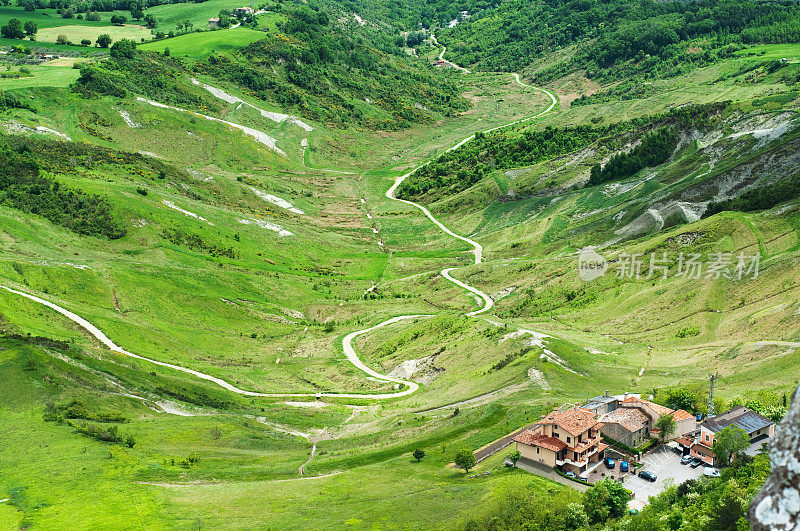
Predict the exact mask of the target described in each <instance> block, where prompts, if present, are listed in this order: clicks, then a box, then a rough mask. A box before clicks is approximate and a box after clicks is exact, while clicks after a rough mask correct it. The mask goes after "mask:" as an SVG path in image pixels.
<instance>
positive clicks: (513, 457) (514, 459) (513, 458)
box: [508, 450, 522, 466]
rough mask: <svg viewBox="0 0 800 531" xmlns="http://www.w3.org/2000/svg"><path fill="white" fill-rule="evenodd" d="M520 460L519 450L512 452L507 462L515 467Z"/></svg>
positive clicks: (520, 453)
mask: <svg viewBox="0 0 800 531" xmlns="http://www.w3.org/2000/svg"><path fill="white" fill-rule="evenodd" d="M521 458H522V452H520V451H519V450H514V451H513V452H511V454H510V455H509V456H508V460H509V461H511V462H512V463H514V465H515V466H516V464H517V461H519V460H520V459H521Z"/></svg>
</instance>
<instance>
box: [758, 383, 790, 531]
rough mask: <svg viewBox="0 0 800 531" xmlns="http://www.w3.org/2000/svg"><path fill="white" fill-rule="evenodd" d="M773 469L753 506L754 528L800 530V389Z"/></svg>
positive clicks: (779, 437) (778, 430)
mask: <svg viewBox="0 0 800 531" xmlns="http://www.w3.org/2000/svg"><path fill="white" fill-rule="evenodd" d="M769 455H770V461H771V462H772V472H771V473H770V476H769V478H768V479H767V482H766V483H765V484H764V488H763V489H761V492H759V493H758V495H757V496H756V497H755V498H754V499H753V503H752V504H751V505H750V525H751V527H752V529H753V530H754V531H766V530H769V531H789V530H795V531H797V530H800V389H798V390H797V391H795V393H794V399H793V400H792V405H791V407H790V408H789V411H788V412H787V413H786V416H785V417H784V418H783V420H782V421H781V423H780V424H778V426H776V427H775V438H774V439H773V441H772V447H771V449H770V454H769Z"/></svg>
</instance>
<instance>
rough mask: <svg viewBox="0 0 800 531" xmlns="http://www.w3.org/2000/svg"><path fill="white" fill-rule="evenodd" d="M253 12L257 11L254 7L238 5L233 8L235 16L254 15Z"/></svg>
mask: <svg viewBox="0 0 800 531" xmlns="http://www.w3.org/2000/svg"><path fill="white" fill-rule="evenodd" d="M253 13H255V11H254V10H253V8H252V7H237V8H236V9H234V10H233V16H235V17H239V16H246V15H252V14H253Z"/></svg>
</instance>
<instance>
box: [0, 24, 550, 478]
mask: <svg viewBox="0 0 800 531" xmlns="http://www.w3.org/2000/svg"><path fill="white" fill-rule="evenodd" d="M433 40H434V42H436V40H435V37H434V38H433ZM437 44H438V42H437ZM445 51H446V48H445V47H443V49H442V53H441V54H440V55H439V57H440V58H442V57H443V56H444V53H445ZM459 68H460V67H459ZM462 70H464V71H466V69H462ZM512 75H513V77H514V79H515V81H516V82H517V83H518V84H519V85H520V86H523V87H528V88H534V89H537V90H541V91H542V92H544V93H545V94H547V95H548V96H549V97H550V98H551V104H550V105H549V106H548V107H547V108H546V109H545V110H543V111H541V112H539V113H537V114H534V115H532V116H528V117H526V118H522V119H519V120H515V121H513V122H510V123H507V124H504V125H500V126H497V127H493V128H491V129H487V130H485V131H484V132H485V133H486V132H491V131H496V130H498V129H501V128H503V127H508V126H511V125H515V124H518V123H521V122H524V121H527V120H532V119H534V118H537V117H539V116H542V115H544V114H546V113H548V112H550V111H551V110H552V109H553V108H554V107H555V106H556V104H557V103H558V100H557V99H556V97H555V96H554V95H553V94H551V93H550V92H548V91H547V90H544V89H540V88H538V87H531V86H530V85H527V84H525V83H523V82H522V81H521V80H520V78H519V74H512ZM140 99H142V98H140ZM144 101H147V102H148V103H153V104H154V105H158V106H163V107H168V106H165V105H162V104H156V103H154V102H150V101H149V100H144ZM179 110H181V109H179ZM204 117H205V116H204ZM219 121H221V120H219ZM225 123H227V122H225ZM474 138H475V135H474V134H473V135H470V136H469V137H467V138H465V139H463V140H461V141H460V142H458V143H456V144H455V145H454V146H452V147H450V148H449V149H448V150H446V151H445V152H444V153H447V152H449V151H453V150H455V149H458V148H459V147H461V146H463V145H464V144H465V143H467V142H469V141H470V140H472V139H474ZM435 160H436V158H433V159H431V161H428V162H426V163H424V164H421V165H419V166H417V167H416V168H414V169H413V170H411V171H410V172H408V173H406V174H405V175H402V176H400V177H398V178H397V179H396V180H395V182H394V184H393V185H392V186H391V188H389V190H387V191H386V194H385V195H386V197H387V198H389V199H392V200H394V201H400V202H402V203H406V204H408V205H411V206H414V207H415V208H417V209H419V210H420V211H421V212H422V213H423V214H425V216H426V217H427V218H428V219H430V220H431V221H432V222H433V223H434V224H435V225H436V226H437V227H439V229H441V230H442V231H443V232H444V233H445V234H447V235H449V236H451V237H453V238H456V239H458V240H461V241H463V242H465V243H468V244H469V245H471V246H472V251H470V252H471V253H472V254H473V256H474V258H475V260H474V263H475V264H480V263H481V261H482V260H483V246H482V245H481V244H479V243H478V242H476V241H474V240H472V239H470V238H467V237H465V236H461V235H459V234H456V233H455V232H453V231H451V230H450V229H448V228H447V227H446V226H445V225H444V224H443V223H442V222H440V221H439V220H437V219H436V218H435V217H434V216H433V214H431V212H430V211H429V210H428V209H427V208H425V207H424V206H422V205H420V204H418V203H414V202H413V201H408V200H405V199H400V198H397V197H395V191H396V190H397V187H398V186H400V184H402V183H403V181H405V179H406V178H408V177H409V176H410V175H412V174H413V173H414V172H416V171H417V170H419V169H420V168H422V167H423V166H425V165H426V164H429V163H430V162H432V161H435ZM457 269H459V268H455V267H451V268H446V269H443V270H442V271H441V274H442V276H443V277H444V278H445V279H447V280H448V281H450V282H452V283H453V284H455V285H457V286H459V287H460V288H463V289H466V290H468V291H470V292H471V293H473V294H475V295H477V296H478V297H480V298H481V299H482V300H483V307H481V308H479V309H478V310H475V311H472V312H469V313H467V315H468V316H477V315H479V314H482V313H485V312H487V311H489V310H490V309H491V308H492V307H493V306H494V302H493V301H492V298H491V297H490V296H489V295H487V294H486V293H484V292H483V291H481V290H479V289H478V288H475V287H473V286H470V285H469V284H467V283H465V282H462V281H460V280H458V279H456V278H453V277H452V276H451V273H452V272H453V271H456V270H457ZM0 288H2V289H5V290H6V291H8V292H10V293H13V294H15V295H19V296H21V297H25V298H27V299H29V300H32V301H34V302H37V303H39V304H42V305H44V306H47V307H48V308H50V309H52V310H54V311H56V312H58V313H60V314H61V315H63V316H64V317H66V318H68V319H70V320H71V321H73V322H75V323H76V324H78V325H79V326H81V327H82V328H84V329H85V330H86V331H87V332H89V333H90V334H91V335H92V336H93V337H95V338H96V339H97V340H98V341H99V342H100V343H102V344H103V345H104V346H106V347H107V348H108V349H109V350H111V351H112V352H114V353H116V354H120V355H123V356H128V357H130V358H134V359H138V360H142V361H145V362H148V363H152V364H154V365H159V366H161V367H167V368H169V369H173V370H176V371H181V372H184V373H187V374H190V375H192V376H195V377H197V378H200V379H203V380H207V381H209V382H212V383H214V384H216V385H219V386H220V387H222V388H224V389H227V390H228V391H231V392H233V393H237V394H240V395H245V396H253V397H266V398H288V397H329V398H362V399H363V398H366V399H374V400H385V399H390V398H399V397H403V396H407V395H410V394H412V393H414V392H416V391H417V389H419V385H418V384H416V383H415V382H412V381H407V380H403V379H400V378H395V377H393V376H389V375H385V374H381V373H379V372H377V371H375V370H373V369H371V368H369V367H368V366H367V365H366V364H365V363H364V362H363V361H361V359H360V358H359V357H358V354H357V353H356V351H355V349H354V347H353V340H354V339H355V338H357V337H358V336H361V335H363V334H367V333H369V332H371V331H373V330H375V329H377V328H382V327H384V326H388V325H391V324H395V323H398V322H400V321H405V320H409V319H419V318H425V317H432V316H431V315H428V314H417V315H400V316H397V317H392V318H391V319H387V320H386V321H383V322H382V323H379V324H377V325H375V326H372V327H369V328H365V329H363V330H357V331H355V332H351V333H349V334H347V335H346V336H345V337H344V338H343V340H342V349H343V351H344V354H345V356H346V357H347V359H348V361H349V362H350V363H351V364H353V365H354V366H355V367H356V368H358V369H359V370H361V371H363V372H365V373H366V374H368V375H369V376H372V377H373V378H376V379H378V380H380V381H383V382H392V383H395V384H397V387H400V386H405V387H406V388H405V389H403V390H401V391H398V392H394V393H367V394H359V393H261V392H257V391H248V390H245V389H240V388H239V387H236V386H235V385H233V384H231V383H229V382H227V381H225V380H223V379H222V378H217V377H216V376H212V375H210V374H206V373H203V372H200V371H196V370H194V369H189V368H187V367H182V366H180V365H175V364H172V363H166V362H163V361H158V360H154V359H151V358H147V357H145V356H140V355H139V354H134V353H132V352H129V351H127V350H125V349H123V348H122V347H120V346H119V345H117V344H115V343H114V342H113V341H111V339H109V337H108V336H106V335H105V334H104V333H103V332H102V330H100V329H99V328H97V327H96V326H94V325H93V324H92V323H90V322H89V321H88V320H86V319H84V318H83V317H81V316H80V315H78V314H76V313H74V312H71V311H69V310H67V309H66V308H63V307H62V306H59V305H57V304H55V303H53V302H50V301H48V300H45V299H42V298H41V297H37V296H35V295H31V294H29V293H25V292H23V291H19V290H16V289H13V288H10V287H8V286H3V285H0ZM312 457H313V452H312ZM309 460H310V459H309ZM301 474H302V467H301Z"/></svg>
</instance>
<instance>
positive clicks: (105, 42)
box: [97, 33, 111, 48]
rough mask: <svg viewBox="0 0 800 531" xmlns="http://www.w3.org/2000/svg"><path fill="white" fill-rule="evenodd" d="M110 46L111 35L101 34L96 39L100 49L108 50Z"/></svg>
mask: <svg viewBox="0 0 800 531" xmlns="http://www.w3.org/2000/svg"><path fill="white" fill-rule="evenodd" d="M110 44H111V35H109V34H108V33H103V34H102V35H100V36H99V37H97V45H98V46H99V47H100V48H108V46H109V45H110Z"/></svg>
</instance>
